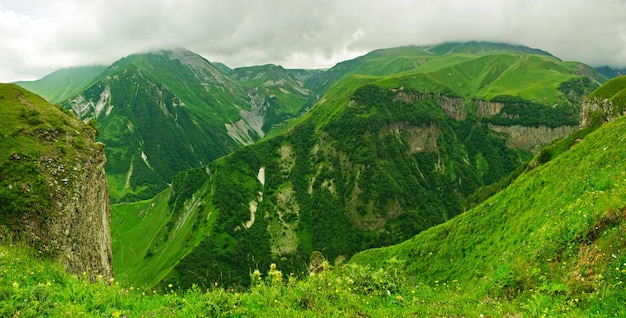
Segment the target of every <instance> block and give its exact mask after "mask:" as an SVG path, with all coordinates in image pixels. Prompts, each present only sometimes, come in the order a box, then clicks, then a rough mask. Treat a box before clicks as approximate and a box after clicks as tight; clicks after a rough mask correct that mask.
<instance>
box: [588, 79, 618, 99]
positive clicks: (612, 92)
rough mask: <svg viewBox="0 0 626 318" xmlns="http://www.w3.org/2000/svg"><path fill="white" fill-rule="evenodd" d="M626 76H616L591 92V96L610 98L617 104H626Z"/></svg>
mask: <svg viewBox="0 0 626 318" xmlns="http://www.w3.org/2000/svg"><path fill="white" fill-rule="evenodd" d="M625 87H626V76H618V77H615V78H613V79H611V80H609V81H608V82H606V83H605V85H602V86H601V87H600V88H598V89H597V90H595V91H594V92H592V93H591V94H589V97H597V98H602V99H609V100H611V101H613V103H614V104H616V105H624V104H626V88H625Z"/></svg>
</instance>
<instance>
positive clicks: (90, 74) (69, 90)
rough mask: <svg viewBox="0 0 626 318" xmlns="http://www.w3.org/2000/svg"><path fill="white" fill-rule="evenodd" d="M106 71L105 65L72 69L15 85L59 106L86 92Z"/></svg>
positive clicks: (65, 69)
mask: <svg viewBox="0 0 626 318" xmlns="http://www.w3.org/2000/svg"><path fill="white" fill-rule="evenodd" d="M105 69H106V66H103V65H92V66H80V67H70V68H64V69H60V70H58V71H55V72H52V73H50V74H48V75H46V76H44V77H43V78H41V79H38V80H36V81H22V82H16V83H15V84H17V85H20V86H22V87H24V88H26V89H27V90H29V91H31V92H34V93H35V94H37V95H39V96H41V97H43V98H44V99H46V100H47V101H49V102H50V103H52V104H58V103H60V102H63V101H65V100H67V99H69V98H73V97H74V96H76V95H78V94H79V93H80V92H82V91H83V90H85V89H86V88H87V87H88V86H89V84H91V82H92V81H93V80H95V79H96V77H98V75H100V74H101V73H102V72H103V71H104V70H105Z"/></svg>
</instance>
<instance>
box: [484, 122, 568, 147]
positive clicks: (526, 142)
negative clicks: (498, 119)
mask: <svg viewBox="0 0 626 318" xmlns="http://www.w3.org/2000/svg"><path fill="white" fill-rule="evenodd" d="M489 129H491V130H493V131H497V132H500V133H505V134H507V135H508V136H509V138H507V141H506V144H507V146H509V147H512V148H519V149H522V150H526V151H530V152H532V153H537V152H539V150H541V148H542V147H543V146H546V145H548V144H549V143H550V142H552V140H554V139H557V138H563V137H566V136H567V135H569V134H570V133H572V132H573V131H575V130H576V129H578V126H560V127H556V128H551V127H546V126H539V127H528V126H521V125H513V126H497V125H491V124H490V125H489Z"/></svg>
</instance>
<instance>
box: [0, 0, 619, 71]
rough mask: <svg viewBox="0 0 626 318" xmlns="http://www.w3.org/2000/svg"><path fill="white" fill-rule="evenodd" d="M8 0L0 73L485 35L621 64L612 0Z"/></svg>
mask: <svg viewBox="0 0 626 318" xmlns="http://www.w3.org/2000/svg"><path fill="white" fill-rule="evenodd" d="M16 3H18V2H14V1H2V0H0V19H2V18H3V17H4V16H7V15H8V14H13V16H14V17H15V16H17V17H18V18H17V19H14V20H16V21H13V22H11V23H9V22H7V21H4V22H3V21H1V20H0V36H2V38H3V39H6V40H4V41H3V43H0V81H6V80H17V79H20V76H24V77H26V76H33V75H37V76H39V77H40V76H42V75H45V73H43V74H42V73H40V72H43V71H52V70H54V69H56V68H59V67H63V66H72V65H80V64H90V63H111V62H113V61H114V60H116V59H118V58H121V57H123V56H125V55H128V54H132V53H135V52H142V51H146V50H151V49H158V48H166V47H177V46H183V47H186V48H189V49H191V50H193V51H195V52H197V53H200V54H202V55H204V56H205V57H207V58H208V59H209V60H212V61H220V62H224V63H226V64H228V65H229V66H231V67H236V66H243V65H254V64H265V63H274V64H283V65H285V66H288V67H320V66H325V67H328V66H331V65H332V64H334V63H336V62H338V61H339V60H340V59H346V58H352V57H355V56H357V55H359V54H363V53H364V52H367V51H369V50H373V49H376V48H381V47H393V46H401V45H420V44H435V43H439V42H444V41H464V40H486V41H500V42H511V43H516V44H524V45H528V46H532V47H537V48H541V49H544V50H547V51H549V52H551V53H553V54H555V55H557V56H559V57H561V58H563V59H565V60H576V61H581V62H585V63H588V64H592V65H601V64H610V65H615V66H624V65H626V49H625V43H626V19H624V17H625V16H626V3H625V2H624V1H621V0H598V1H584V0H580V1H565V0H553V1H540V0H510V1H497V2H495V1H490V0H473V1H454V0H418V1H411V0H404V1H403V0H391V1H362V0H343V1H341V0H334V1H331V0H320V1H314V0H302V1H290V0H264V1H253V0H230V1H219V0H213V1H201V0H178V1H174V0H159V1H154V0H152V1H151V0H134V1H129V0H110V1H93V2H92V1H80V0H62V1H56V2H47V1H40V0H31V1H20V2H19V6H16ZM27 4H32V6H31V7H29V6H28V5H27ZM16 30H17V31H16ZM7 43H13V44H11V45H10V44H7ZM8 61H11V62H8ZM20 74H22V75H20Z"/></svg>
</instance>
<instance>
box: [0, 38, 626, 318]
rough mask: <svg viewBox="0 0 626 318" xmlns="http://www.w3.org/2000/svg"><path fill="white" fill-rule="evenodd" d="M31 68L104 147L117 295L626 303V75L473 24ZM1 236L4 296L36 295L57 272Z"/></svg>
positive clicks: (127, 308)
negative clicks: (308, 52) (436, 40)
mask: <svg viewBox="0 0 626 318" xmlns="http://www.w3.org/2000/svg"><path fill="white" fill-rule="evenodd" d="M604 73H607V72H604ZM49 83H55V84H54V85H51V84H49ZM20 85H23V86H24V87H30V88H31V89H32V90H33V91H34V92H35V93H38V94H40V95H42V96H44V97H46V98H48V100H49V101H50V102H54V103H57V104H58V105H59V106H58V108H60V109H63V111H64V112H65V113H69V112H73V115H72V116H75V117H72V118H75V119H76V118H78V119H80V120H82V121H83V122H84V123H88V124H89V125H91V126H92V127H93V128H95V130H93V135H94V137H95V138H96V139H95V140H96V141H98V142H100V143H99V144H100V145H102V144H104V148H103V151H104V154H105V155H106V168H105V171H106V181H107V184H108V192H109V194H110V204H111V205H110V208H111V212H110V236H111V238H110V239H111V242H112V243H111V252H112V253H111V255H112V259H111V262H112V266H113V269H114V272H115V278H114V279H113V280H110V282H109V284H106V282H105V281H103V280H102V278H100V281H99V282H97V283H95V284H93V285H89V287H85V288H87V289H86V290H88V291H86V292H85V293H94V294H98V295H99V297H100V298H102V299H105V300H106V299H108V300H109V301H111V299H112V298H115V297H118V298H115V299H117V300H115V301H113V302H112V305H111V307H110V308H109V309H107V311H108V312H110V311H111V310H116V312H119V313H120V314H123V313H131V312H141V313H144V314H145V313H151V314H155V313H156V314H157V315H159V314H164V313H166V312H167V309H165V308H166V307H167V306H170V308H175V312H177V314H182V313H183V312H185V313H191V314H192V315H194V313H195V315H241V314H243V313H246V314H252V315H255V314H257V315H267V313H269V312H272V313H275V314H278V315H288V316H292V315H309V314H310V315H311V316H324V315H326V314H331V315H340V316H341V315H348V316H379V315H382V314H384V315H389V314H390V315H398V316H404V315H418V316H421V315H426V316H431V315H482V314H485V315H493V316H507V315H513V316H515V315H531V316H537V315H541V314H547V315H561V314H563V315H569V314H570V313H571V314H572V315H573V316H580V315H583V316H586V315H588V314H592V313H593V314H596V313H597V314H599V315H613V314H615V315H618V314H620V313H624V311H625V310H626V308H624V307H623V303H626V302H624V300H626V299H624V293H623V280H624V279H625V278H626V276H624V272H625V271H626V259H624V257H623V249H624V248H626V241H625V240H624V237H625V236H624V230H623V228H622V225H623V222H624V220H625V219H626V216H625V215H624V214H625V213H626V212H624V211H626V207H625V206H624V202H626V192H625V189H626V183H624V180H626V179H624V169H623V168H624V167H626V166H625V165H624V164H625V161H624V160H626V158H624V156H623V153H626V151H625V149H623V148H624V146H623V145H624V143H623V141H624V138H625V137H624V136H623V131H624V130H623V126H624V124H625V122H624V118H623V115H624V113H625V108H624V105H625V104H626V98H624V96H626V95H625V93H624V92H625V91H626V82H624V77H623V76H622V77H619V76H618V77H615V78H613V79H610V80H609V79H608V78H607V77H606V76H605V75H603V74H601V73H599V72H597V71H596V70H594V69H593V68H592V67H590V66H587V65H585V64H582V63H578V62H566V61H562V60H560V59H559V58H557V57H555V56H553V55H551V54H550V53H548V52H545V51H542V50H538V49H532V48H528V47H525V46H517V45H510V44H502V43H490V42H464V43H444V44H439V45H430V46H411V47H398V48H389V49H380V50H375V51H372V52H370V53H368V54H365V55H363V56H361V57H357V58H355V59H353V60H348V61H344V62H341V63H338V64H337V65H335V66H334V67H332V68H330V69H328V70H291V69H285V68H283V67H281V66H275V65H262V66H251V67H242V68H235V69H231V68H229V67H228V66H226V65H224V64H221V63H216V62H209V61H207V60H206V59H204V58H202V57H201V56H199V55H197V54H196V53H193V52H191V51H188V50H185V49H175V50H162V51H155V52H150V53H141V54H134V55H130V56H127V57H124V58H122V59H120V60H118V61H116V62H115V63H113V64H112V65H110V66H106V67H93V68H89V69H87V68H85V69H82V68H77V69H73V70H71V69H70V70H64V71H63V72H61V71H59V73H57V74H56V75H53V74H51V75H50V76H48V77H45V78H43V79H42V80H40V81H33V82H29V83H21V84H20ZM38 90H39V92H38ZM46 90H47V91H46ZM68 92H71V93H68ZM0 97H2V99H0V102H2V101H3V100H4V96H0ZM75 119H74V120H75ZM76 121H77V122H80V121H78V120H76ZM32 123H33V122H32V120H31V124H32ZM34 124H37V123H34ZM81 124H82V123H81ZM84 126H88V125H84ZM22 129H28V128H22ZM15 134H16V133H14V132H7V133H6V134H5V137H4V138H5V139H6V140H9V139H10V138H9V135H11V136H14V135H15ZM68 145H69V144H68ZM65 147H69V146H65ZM71 147H75V146H71ZM76 147H78V146H76ZM81 147H82V146H81ZM7 149H8V148H7ZM11 149H12V148H11ZM7 151H9V150H7ZM11 151H14V150H11ZM38 154H39V152H38ZM32 156H34V155H32ZM5 157H6V156H5ZM5 164H10V163H5ZM3 171H4V169H3ZM6 180H9V179H7V177H6V176H5V175H4V174H3V175H2V179H0V181H2V182H5V181H6ZM7 182H8V181H7ZM5 183H6V182H5ZM5 188H6V187H5ZM3 189H4V188H3ZM5 192H6V191H4V190H3V192H0V194H2V195H3V197H0V199H2V200H4V201H2V202H5V201H6V202H9V200H12V199H11V198H12V197H9V196H8V194H7V195H5ZM6 193H9V192H6ZM106 204H107V208H108V205H109V201H107V202H106ZM3 244H4V243H3ZM0 248H1V250H0V251H1V253H2V254H0V255H1V257H0V265H1V267H0V269H2V270H3V275H5V276H0V282H2V281H3V280H2V277H9V278H8V279H9V280H11V281H12V282H14V284H17V287H15V285H12V286H8V284H6V285H7V287H6V288H5V287H1V288H0V295H3V293H4V294H6V293H8V290H9V289H11V288H13V292H14V293H16V295H20V297H30V298H32V297H33V296H32V295H31V296H27V295H26V294H27V293H28V292H29V288H30V289H32V288H34V287H33V286H39V285H38V284H45V281H46V280H49V279H51V277H53V276H54V275H57V274H55V273H56V272H54V273H53V272H50V271H48V270H43V269H42V270H39V269H33V272H35V271H37V272H38V273H41V274H40V277H41V278H38V280H33V281H29V280H26V279H24V278H21V277H18V276H17V275H18V274H15V273H14V272H10V273H9V272H8V271H17V268H14V267H12V266H11V265H10V264H9V263H10V262H9V261H8V258H7V257H11V258H12V259H14V260H23V262H32V263H28V264H22V265H21V266H25V267H28V266H35V267H36V266H38V265H36V264H37V263H36V262H37V261H35V260H33V261H31V260H30V253H32V252H31V251H29V249H28V248H27V247H20V249H17V248H13V245H11V246H6V245H1V246H0ZM7 255H8V256H7ZM314 255H319V256H316V257H321V258H322V260H320V261H317V260H316V261H315V263H316V264H317V263H319V264H317V268H319V269H320V270H319V271H317V270H316V271H315V272H311V266H312V263H313V259H314ZM32 264H35V265H32ZM45 267H49V268H52V269H53V270H54V271H57V272H58V270H57V269H54V268H55V267H54V265H51V264H49V265H46V266H45ZM267 269H269V271H267ZM266 271H267V272H266ZM91 276H93V275H91ZM90 278H91V279H92V280H93V277H90ZM62 279H63V280H64V281H66V282H67V283H66V284H67V286H78V285H81V284H82V285H81V286H83V285H84V286H86V285H85V283H84V279H83V280H81V278H80V277H79V278H62ZM9 280H4V282H8V281H9ZM4 282H2V283H0V285H3V284H5V283H4ZM29 284H31V285H33V286H31V287H27V286H29ZM129 286H132V287H130V288H129ZM2 288H4V289H2ZM55 288H57V287H54V288H53V289H51V291H49V293H50V295H56V293H63V291H62V290H56V289H55ZM68 288H74V287H68ZM125 288H126V291H125V292H123V291H124V289H125ZM140 290H141V292H140ZM120 291H122V292H120ZM205 291H208V292H205ZM68 293H69V292H68ZM71 293H72V296H70V297H75V298H72V300H71V301H70V302H75V301H76V299H79V298H80V297H86V296H85V295H82V296H81V295H80V294H73V293H76V292H74V291H72V292H71ZM116 293H117V294H119V295H120V296H114V295H115V294H116ZM55 297H57V296H55ZM58 297H60V296H58ZM144 297H145V298H144ZM59 299H60V298H59ZM139 299H142V301H143V303H142V304H140V301H139ZM144 300H145V301H144ZM167 302H169V305H165V304H166V303H167ZM364 303H366V304H367V306H366V305H364ZM209 304H210V305H209ZM605 304H609V305H608V306H606V305H605ZM620 304H621V305H620ZM16 306H17V305H16ZM42 306H43V305H42ZM82 306H85V307H81V308H83V309H84V310H86V311H91V312H93V308H95V307H97V306H99V305H98V303H97V301H95V300H94V301H92V300H90V301H87V302H86V303H85V304H83V305H82ZM89 306H92V307H89ZM20 308H21V307H20ZM46 308H47V307H46ZM12 309H14V308H12ZM41 309H45V308H41ZM7 310H8V309H7ZM46 310H50V312H51V313H55V311H54V309H52V308H47V309H46ZM8 312H10V311H7V313H8Z"/></svg>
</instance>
